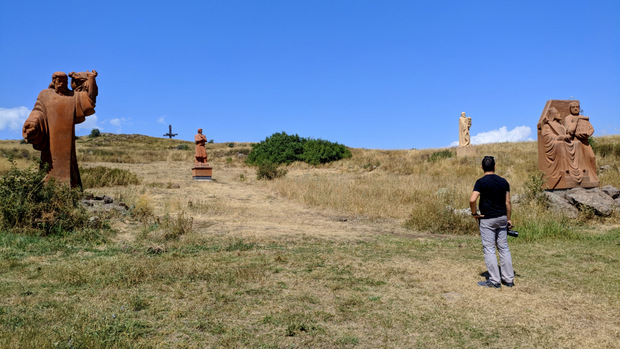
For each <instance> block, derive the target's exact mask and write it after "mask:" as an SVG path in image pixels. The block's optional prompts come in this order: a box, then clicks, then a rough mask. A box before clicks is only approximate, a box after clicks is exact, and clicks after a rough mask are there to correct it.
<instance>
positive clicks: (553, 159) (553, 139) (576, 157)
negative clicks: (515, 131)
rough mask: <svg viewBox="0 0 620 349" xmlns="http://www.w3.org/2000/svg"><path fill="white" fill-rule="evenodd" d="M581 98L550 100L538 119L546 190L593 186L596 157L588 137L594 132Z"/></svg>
mask: <svg viewBox="0 0 620 349" xmlns="http://www.w3.org/2000/svg"><path fill="white" fill-rule="evenodd" d="M579 113H580V105H579V101H572V100H549V101H547V104H545V108H544V109H543V112H542V115H541V116H540V120H538V125H537V129H538V131H537V134H538V168H539V169H540V170H541V171H542V172H544V173H545V175H546V178H547V181H546V183H545V189H570V188H578V187H579V188H594V187H598V186H600V181H599V179H598V177H597V176H596V159H595V157H594V152H593V151H592V147H591V146H590V143H589V142H588V138H589V137H590V136H592V134H593V133H594V128H593V127H592V124H590V118H588V117H587V116H583V115H580V114H579Z"/></svg>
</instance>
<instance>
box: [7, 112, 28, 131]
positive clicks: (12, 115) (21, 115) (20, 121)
mask: <svg viewBox="0 0 620 349" xmlns="http://www.w3.org/2000/svg"><path fill="white" fill-rule="evenodd" d="M29 114H30V109H28V108H26V107H16V108H0V130H4V129H5V128H9V129H10V130H12V131H15V130H21V129H22V126H23V125H24V121H26V118H27V117H28V115H29Z"/></svg>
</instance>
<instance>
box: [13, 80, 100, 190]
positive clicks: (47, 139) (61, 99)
mask: <svg viewBox="0 0 620 349" xmlns="http://www.w3.org/2000/svg"><path fill="white" fill-rule="evenodd" d="M69 76H71V87H72V88H73V90H69V89H68V87H67V85H68V77H67V74H65V73H63V72H56V73H54V74H52V83H51V84H50V85H49V87H48V88H47V89H46V90H43V91H41V93H39V96H38V97H37V101H36V102H35V105H34V108H33V109H32V112H31V113H30V115H29V116H28V119H26V122H24V127H23V128H22V135H23V137H24V139H26V141H27V142H28V143H30V144H32V145H33V147H34V149H36V150H40V151H41V165H42V166H45V165H47V166H48V174H47V176H48V178H49V177H53V178H55V179H57V180H59V181H62V182H65V183H68V184H71V186H72V187H81V186H82V181H81V179H80V172H79V169H78V164H77V156H76V153H75V124H79V123H82V122H84V120H86V117H87V116H89V115H92V114H94V113H95V103H96V101H97V93H98V89H97V83H96V81H95V78H96V77H97V72H96V71H94V70H93V71H92V72H88V71H86V72H81V73H75V72H71V73H70V74H69Z"/></svg>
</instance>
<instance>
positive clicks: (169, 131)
mask: <svg viewBox="0 0 620 349" xmlns="http://www.w3.org/2000/svg"><path fill="white" fill-rule="evenodd" d="M177 135H178V133H172V125H168V133H166V134H165V135H164V137H165V136H168V138H172V137H174V136H177Z"/></svg>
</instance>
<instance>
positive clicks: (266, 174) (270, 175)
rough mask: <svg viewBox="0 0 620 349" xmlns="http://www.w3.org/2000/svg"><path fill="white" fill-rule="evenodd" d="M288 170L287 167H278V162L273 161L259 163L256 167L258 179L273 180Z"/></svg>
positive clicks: (282, 175)
mask: <svg viewBox="0 0 620 349" xmlns="http://www.w3.org/2000/svg"><path fill="white" fill-rule="evenodd" d="M287 173H288V171H287V170H286V169H285V168H278V164H274V163H273V162H263V163H261V164H259V165H258V168H257V169H256V178H257V179H267V180H272V179H276V178H280V177H284V176H285V175H286V174H287Z"/></svg>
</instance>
